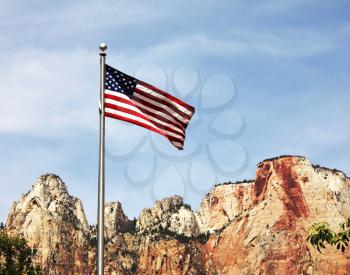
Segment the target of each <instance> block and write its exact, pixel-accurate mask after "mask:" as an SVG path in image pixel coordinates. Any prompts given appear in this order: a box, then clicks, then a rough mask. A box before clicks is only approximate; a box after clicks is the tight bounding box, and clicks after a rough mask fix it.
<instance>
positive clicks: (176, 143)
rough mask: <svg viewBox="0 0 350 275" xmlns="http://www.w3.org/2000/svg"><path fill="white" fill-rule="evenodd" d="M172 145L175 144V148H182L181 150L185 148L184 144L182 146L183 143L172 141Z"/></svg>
mask: <svg viewBox="0 0 350 275" xmlns="http://www.w3.org/2000/svg"><path fill="white" fill-rule="evenodd" d="M170 142H171V143H172V144H174V145H175V146H177V147H180V148H182V147H183V144H181V143H178V142H177V141H170Z"/></svg>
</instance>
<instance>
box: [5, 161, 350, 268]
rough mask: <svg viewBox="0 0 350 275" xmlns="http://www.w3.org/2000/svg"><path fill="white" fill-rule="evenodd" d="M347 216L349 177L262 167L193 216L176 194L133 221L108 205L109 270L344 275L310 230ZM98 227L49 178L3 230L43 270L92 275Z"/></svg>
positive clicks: (301, 167) (292, 166)
mask: <svg viewBox="0 0 350 275" xmlns="http://www.w3.org/2000/svg"><path fill="white" fill-rule="evenodd" d="M348 216H350V179H349V178H347V177H346V175H345V174H344V173H343V172H341V171H337V170H331V169H328V168H323V167H319V166H313V165H312V164H311V163H310V161H309V160H307V159H306V158H304V157H300V156H282V157H278V158H273V159H269V160H265V161H263V162H261V163H259V164H258V169H257V172H256V178H255V180H254V181H245V182H238V183H227V184H222V185H216V186H215V187H213V189H212V190H211V191H210V192H209V193H208V194H207V195H206V196H205V197H204V199H203V201H202V203H201V205H200V207H199V209H198V210H197V211H192V210H191V208H190V207H189V206H188V205H186V204H184V202H183V199H182V198H181V197H179V196H172V197H169V198H165V199H163V200H161V201H157V202H156V203H155V205H154V207H152V208H146V209H144V210H143V211H142V212H141V213H140V215H139V217H138V219H137V220H136V221H130V220H129V219H128V217H127V216H126V215H125V214H124V212H123V210H122V207H121V204H120V203H119V202H115V203H109V204H106V206H105V220H106V228H105V235H106V253H105V254H106V255H105V257H106V258H105V262H106V274H135V273H138V274H346V273H350V252H349V251H347V252H346V253H345V254H342V253H340V252H338V251H336V250H335V249H334V248H327V249H326V250H325V252H324V253H322V254H320V253H318V252H316V251H315V249H313V248H312V247H310V245H309V244H308V243H307V242H306V237H307V233H306V232H307V229H308V227H309V226H310V225H311V224H313V223H314V222H318V221H326V222H328V223H330V225H331V226H332V227H333V228H335V229H336V228H337V227H338V226H339V224H340V223H342V222H344V221H345V218H346V217H348ZM95 229H96V228H95V227H90V229H89V226H88V224H87V222H86V218H85V214H84V212H83V208H82V205H81V202H80V201H79V200H78V199H76V198H74V197H72V196H70V195H69V194H68V192H67V189H66V186H65V184H64V183H63V182H62V180H61V179H60V178H59V177H57V176H55V175H44V176H41V177H39V178H38V179H37V181H36V183H35V184H34V186H33V189H32V190H31V191H30V192H29V193H27V194H26V195H24V196H22V197H21V199H20V201H19V202H17V203H14V205H13V207H12V208H11V211H10V214H9V216H8V220H7V223H6V230H7V231H8V232H10V233H13V234H23V235H24V237H25V238H27V239H28V241H29V244H30V245H32V246H33V247H35V248H38V250H39V252H40V253H39V255H38V257H37V259H36V261H37V262H39V263H40V264H42V266H43V267H44V269H45V270H46V271H47V274H57V273H58V272H68V273H70V274H87V272H89V273H94V270H95V257H96V255H95V248H94V245H95V242H96V239H95V238H94V234H95V233H94V232H95Z"/></svg>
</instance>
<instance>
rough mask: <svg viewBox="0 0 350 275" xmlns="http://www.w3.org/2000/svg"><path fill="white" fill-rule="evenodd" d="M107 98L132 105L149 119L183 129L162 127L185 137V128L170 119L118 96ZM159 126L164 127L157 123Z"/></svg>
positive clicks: (107, 95)
mask: <svg viewBox="0 0 350 275" xmlns="http://www.w3.org/2000/svg"><path fill="white" fill-rule="evenodd" d="M105 98H108V99H112V100H115V101H118V102H121V103H125V104H128V105H130V106H134V107H135V108H137V109H139V110H140V111H141V112H142V113H144V114H146V117H147V119H148V117H152V118H155V119H158V120H160V121H163V122H165V123H168V124H171V125H173V126H174V127H176V128H177V129H179V128H181V129H179V130H175V129H172V128H169V127H168V126H162V127H168V129H171V130H168V131H171V132H174V131H175V132H174V134H179V135H182V136H183V134H184V131H182V130H184V128H183V127H182V126H181V125H179V124H176V123H174V122H173V121H171V120H168V119H166V118H164V117H162V116H159V115H157V114H154V113H152V112H150V111H147V110H146V109H144V108H142V107H140V106H137V105H135V104H134V103H133V102H132V101H131V100H127V99H125V98H122V97H118V96H114V95H109V94H106V95H105ZM106 104H113V103H106ZM150 122H152V123H154V122H153V121H150ZM156 123H157V122H156ZM157 124H159V125H162V124H160V123H157ZM165 129H166V128H165Z"/></svg>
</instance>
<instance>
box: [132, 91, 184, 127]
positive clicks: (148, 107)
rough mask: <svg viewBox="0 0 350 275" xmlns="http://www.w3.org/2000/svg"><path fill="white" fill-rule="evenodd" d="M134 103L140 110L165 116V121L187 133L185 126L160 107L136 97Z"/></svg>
mask: <svg viewBox="0 0 350 275" xmlns="http://www.w3.org/2000/svg"><path fill="white" fill-rule="evenodd" d="M132 101H133V102H134V104H135V105H137V106H138V107H139V108H140V109H144V110H147V111H149V112H151V113H154V114H155V115H160V116H163V117H164V118H165V119H168V120H169V123H171V124H173V125H174V126H176V127H178V128H179V129H182V130H184V131H185V126H184V124H183V123H182V122H181V121H179V120H177V119H176V118H174V117H173V116H171V114H170V113H169V112H167V111H165V110H163V109H162V108H160V107H157V106H155V105H153V104H151V103H149V102H147V101H143V100H141V99H139V98H137V97H134V98H133V99H132Z"/></svg>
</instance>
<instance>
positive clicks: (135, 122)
mask: <svg viewBox="0 0 350 275" xmlns="http://www.w3.org/2000/svg"><path fill="white" fill-rule="evenodd" d="M105 116H107V117H111V118H116V119H120V120H124V121H126V122H130V123H133V124H137V125H139V126H142V127H144V128H146V129H148V130H151V131H153V132H156V133H158V134H160V135H162V136H163V137H166V138H168V137H167V135H165V134H164V133H163V132H162V131H159V130H158V129H156V128H154V127H152V126H149V125H147V124H144V123H142V122H141V121H138V120H134V119H131V118H127V117H123V116H120V115H116V114H111V113H108V112H105Z"/></svg>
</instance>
